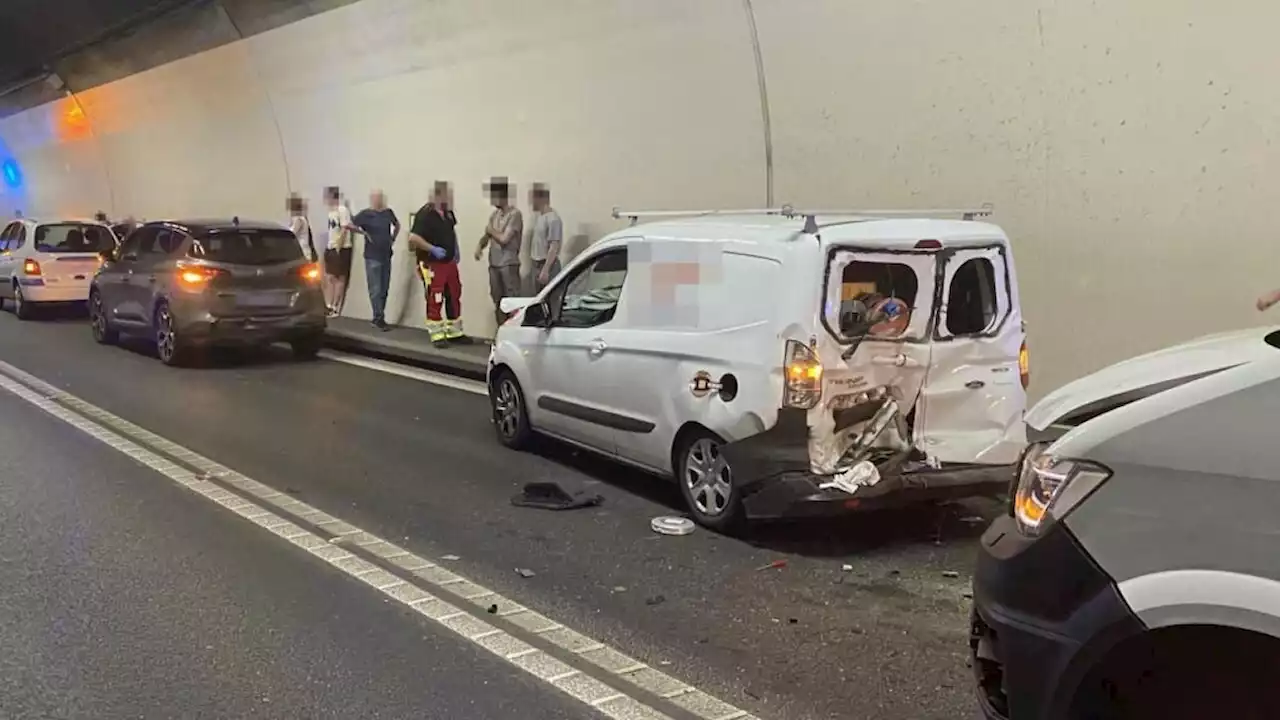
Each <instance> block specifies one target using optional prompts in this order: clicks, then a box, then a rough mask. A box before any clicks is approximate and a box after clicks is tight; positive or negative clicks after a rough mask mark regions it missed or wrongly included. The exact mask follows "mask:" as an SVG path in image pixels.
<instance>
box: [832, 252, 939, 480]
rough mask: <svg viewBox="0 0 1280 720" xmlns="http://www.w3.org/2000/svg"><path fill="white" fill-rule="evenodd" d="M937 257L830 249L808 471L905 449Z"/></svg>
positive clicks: (924, 355)
mask: <svg viewBox="0 0 1280 720" xmlns="http://www.w3.org/2000/svg"><path fill="white" fill-rule="evenodd" d="M935 252H936V251H934V250H902V251H886V250H883V249H865V250H864V249H858V248H836V249H834V250H833V252H832V254H831V257H830V260H829V261H828V265H827V283H826V291H825V303H824V307H823V309H822V324H823V326H824V328H825V330H826V331H827V333H828V335H829V337H828V339H827V340H826V341H824V342H821V343H819V357H820V359H821V362H822V367H823V371H824V372H823V377H824V380H823V392H822V401H821V402H820V403H818V406H817V407H815V408H813V409H812V410H810V411H809V427H810V441H809V458H810V463H811V468H812V470H813V471H814V472H816V473H819V474H824V475H826V474H831V473H835V472H839V471H841V470H844V469H846V468H847V467H849V466H851V465H852V464H853V463H855V462H857V461H859V460H864V459H871V460H873V461H875V460H878V459H882V458H881V457H880V456H882V455H884V454H886V453H887V454H897V453H905V452H907V451H909V449H910V447H911V445H912V437H911V435H912V432H913V430H912V428H911V426H910V422H909V421H908V417H909V416H910V414H911V411H912V409H913V408H914V407H915V404H916V401H917V399H918V398H919V395H920V390H921V387H922V386H923V385H924V379H925V375H926V373H927V370H928V368H929V363H930V342H929V333H930V322H929V321H930V316H931V315H932V308H933V297H934V289H935V286H936V284H937V278H936V275H937V272H936V267H937V266H936V261H935ZM885 316H889V317H887V318H886V317H885ZM878 318H879V321H876V320H877V319H878ZM831 340H834V342H832V341H831ZM881 421H884V422H885V423H887V424H886V425H884V427H883V429H880V428H877V427H875V426H877V425H878V424H880V422H881ZM873 435H874V437H873Z"/></svg>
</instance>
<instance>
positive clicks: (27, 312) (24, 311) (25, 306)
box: [13, 283, 36, 320]
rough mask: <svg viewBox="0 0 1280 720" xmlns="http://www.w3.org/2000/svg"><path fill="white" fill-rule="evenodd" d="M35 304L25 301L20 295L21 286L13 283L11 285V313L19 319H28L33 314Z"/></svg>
mask: <svg viewBox="0 0 1280 720" xmlns="http://www.w3.org/2000/svg"><path fill="white" fill-rule="evenodd" d="M35 310H36V309H35V306H33V305H32V304H31V303H29V302H27V299H26V298H25V297H23V295H22V286H21V285H19V284H17V283H14V286H13V315H14V317H16V318H18V319H19V320H30V319H31V318H32V317H33V316H34V315H35Z"/></svg>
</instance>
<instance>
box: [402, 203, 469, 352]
mask: <svg viewBox="0 0 1280 720" xmlns="http://www.w3.org/2000/svg"><path fill="white" fill-rule="evenodd" d="M452 194H453V193H452V191H451V190H450V188H449V183H447V182H444V181H439V182H437V183H436V184H435V189H434V190H433V191H432V193H431V202H429V203H427V204H426V205H423V206H422V207H421V208H419V209H418V212H417V214H415V215H414V216H413V229H412V230H410V231H409V246H410V247H412V248H413V250H414V253H415V254H416V255H417V261H418V272H419V273H420V274H421V275H422V286H423V288H424V289H425V290H426V293H427V330H428V331H429V332H430V333H431V342H433V343H443V342H445V341H448V340H461V339H462V338H463V337H465V335H464V333H463V332H462V278H461V277H460V276H459V275H458V233H457V225H458V218H457V217H455V216H454V214H453V207H452V203H451V199H452V198H451V196H452Z"/></svg>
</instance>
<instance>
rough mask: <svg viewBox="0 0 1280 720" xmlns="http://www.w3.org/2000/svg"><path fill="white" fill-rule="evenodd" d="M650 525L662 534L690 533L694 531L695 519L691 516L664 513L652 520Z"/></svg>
mask: <svg viewBox="0 0 1280 720" xmlns="http://www.w3.org/2000/svg"><path fill="white" fill-rule="evenodd" d="M649 527H650V529H652V530H653V531H654V532H656V533H658V534H660V535H688V534H689V533H691V532H693V521H692V520H690V519H689V518H682V517H675V516H671V515H664V516H660V517H656V518H654V519H653V520H651V521H650V522H649Z"/></svg>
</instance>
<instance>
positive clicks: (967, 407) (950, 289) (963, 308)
mask: <svg viewBox="0 0 1280 720" xmlns="http://www.w3.org/2000/svg"><path fill="white" fill-rule="evenodd" d="M940 261H941V262H942V263H943V266H942V277H943V285H942V293H941V297H942V298H943V302H942V306H941V308H939V312H938V322H937V327H936V328H935V330H934V333H933V337H934V346H933V359H932V363H931V368H930V370H929V374H928V378H927V379H926V380H925V385H924V391H923V393H922V396H921V402H920V423H919V425H920V427H921V437H922V440H923V445H922V448H923V449H924V450H925V452H926V453H928V454H929V455H930V456H933V457H936V458H937V459H938V460H940V461H942V462H950V463H983V464H1006V463H1013V462H1015V461H1016V460H1017V458H1018V454H1019V453H1020V452H1021V451H1022V447H1023V445H1025V442H1026V430H1025V427H1024V425H1023V417H1022V416H1023V411H1024V410H1025V409H1026V403H1027V397H1026V390H1025V389H1024V388H1023V387H1022V378H1021V373H1020V368H1019V364H1018V357H1019V353H1020V351H1021V349H1022V343H1023V339H1024V333H1023V329H1022V313H1021V311H1020V310H1019V308H1018V305H1017V293H1016V284H1015V280H1014V276H1013V265H1012V261H1011V259H1010V255H1009V249H1008V247H1007V246H1006V245H1003V244H994V245H992V246H989V247H975V248H962V249H956V250H950V251H946V252H945V253H943V254H942V255H941V256H940Z"/></svg>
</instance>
